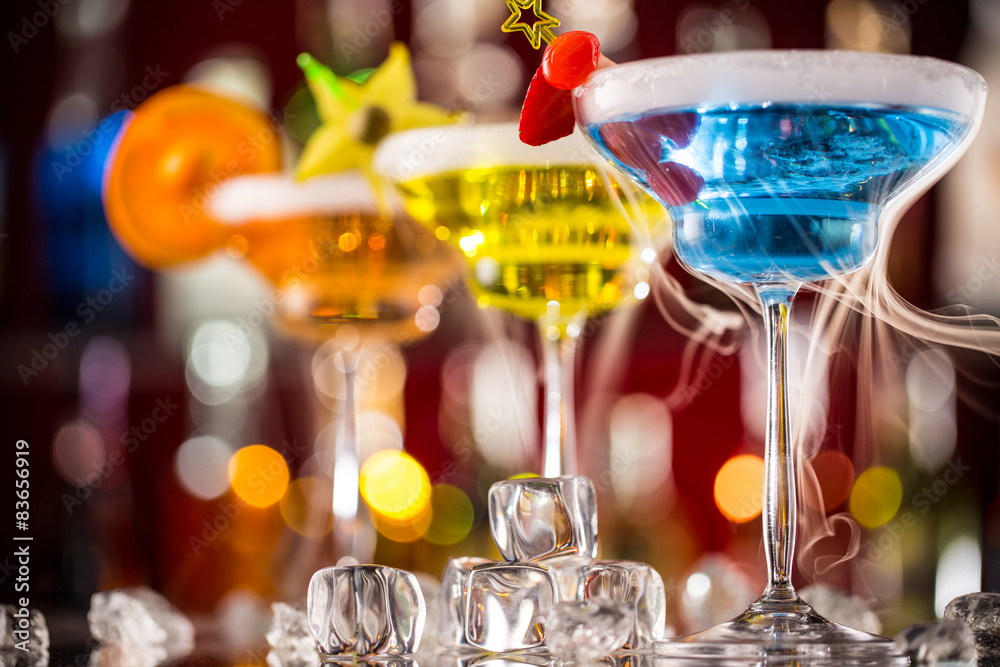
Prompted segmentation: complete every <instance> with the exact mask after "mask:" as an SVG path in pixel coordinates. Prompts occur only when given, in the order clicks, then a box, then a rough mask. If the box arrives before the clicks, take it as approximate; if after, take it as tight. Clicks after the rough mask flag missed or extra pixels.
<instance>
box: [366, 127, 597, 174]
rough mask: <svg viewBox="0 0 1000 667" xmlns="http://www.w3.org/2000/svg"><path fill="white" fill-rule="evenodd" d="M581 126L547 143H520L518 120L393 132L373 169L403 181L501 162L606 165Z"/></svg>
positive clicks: (376, 155) (543, 165)
mask: <svg viewBox="0 0 1000 667" xmlns="http://www.w3.org/2000/svg"><path fill="white" fill-rule="evenodd" d="M604 164H605V161H604V158H602V157H601V156H600V155H599V154H598V153H597V152H596V151H595V150H594V149H593V148H592V147H591V146H590V144H589V143H587V140H586V139H584V138H583V136H582V135H581V134H580V132H579V131H578V130H574V132H573V134H571V135H570V136H568V137H564V138H562V139H558V140H556V141H553V142H551V143H548V144H545V145H544V146H529V145H527V144H525V143H522V142H521V139H520V137H519V136H518V131H517V123H489V124H483V125H464V126H463V125H449V126H443V127H429V128H424V129H420V130H411V131H408V132H400V133H399V134H394V135H390V136H388V137H386V138H385V140H384V141H383V142H382V143H381V144H380V145H379V148H378V151H377V152H376V153H375V161H374V166H375V171H376V172H378V173H379V174H381V175H382V176H384V177H385V178H387V179H389V180H392V181H396V182H405V181H409V180H412V179H415V178H421V177H424V176H430V175H434V174H445V173H449V172H453V171H459V170H462V169H476V168H490V167H501V166H530V165H538V166H542V167H546V166H550V165H604Z"/></svg>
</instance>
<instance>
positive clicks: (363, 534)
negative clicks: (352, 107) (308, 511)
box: [213, 172, 458, 563]
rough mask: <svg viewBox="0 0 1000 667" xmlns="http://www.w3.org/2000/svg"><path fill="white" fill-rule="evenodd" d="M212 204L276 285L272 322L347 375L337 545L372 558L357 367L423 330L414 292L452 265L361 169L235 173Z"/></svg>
mask: <svg viewBox="0 0 1000 667" xmlns="http://www.w3.org/2000/svg"><path fill="white" fill-rule="evenodd" d="M213 203H214V206H215V207H216V209H217V210H218V211H224V212H225V215H224V216H223V217H224V219H226V220H227V221H228V222H230V223H231V224H233V226H234V234H235V235H237V236H234V237H233V238H230V241H229V245H230V246H234V245H236V246H239V248H240V249H241V250H242V252H243V253H244V254H245V256H246V259H247V260H249V261H250V263H252V264H253V265H254V266H255V267H256V268H257V269H258V270H260V272H261V273H263V274H264V275H265V276H266V277H267V278H268V279H269V280H270V281H271V283H272V284H273V285H274V286H275V291H274V292H273V293H272V298H273V300H274V316H273V318H272V319H273V322H274V324H275V325H276V327H277V329H278V330H280V331H281V332H282V333H283V334H285V335H287V336H290V337H291V338H294V339H296V340H300V341H303V342H306V343H312V344H314V345H316V346H320V345H324V344H325V343H327V342H328V341H333V343H334V344H333V347H334V351H333V366H335V367H336V369H337V371H339V374H342V377H343V383H344V389H343V397H344V399H343V405H342V408H341V410H340V413H341V415H340V423H339V428H338V431H337V434H336V442H335V444H334V445H333V448H334V455H333V469H334V484H333V517H334V526H333V535H334V551H335V554H336V556H337V557H338V558H343V557H345V556H346V557H351V558H354V559H355V560H357V561H359V562H362V563H368V562H371V560H372V558H373V556H374V549H375V535H374V530H373V527H372V526H371V525H369V524H368V522H367V521H366V513H365V512H364V510H363V508H362V507H361V506H360V498H359V479H358V474H359V464H360V461H359V452H358V433H357V416H356V410H357V408H356V399H357V396H356V395H355V393H356V391H357V390H356V388H355V385H356V382H357V381H356V378H355V375H356V372H357V371H358V369H359V368H361V367H362V364H364V363H365V361H366V359H365V358H364V357H365V354H366V351H369V350H371V349H372V347H373V346H377V345H382V344H400V345H403V344H406V343H408V342H412V341H415V340H418V339H419V338H421V337H423V336H424V335H426V334H427V333H428V332H429V331H430V330H431V327H428V326H421V317H420V315H421V313H422V309H424V310H426V308H424V307H423V304H422V302H421V290H422V289H423V288H425V287H427V286H441V285H446V284H448V283H450V282H453V281H454V280H455V279H456V278H457V275H458V271H457V268H458V265H457V263H456V262H455V261H454V260H453V258H452V256H451V254H450V253H449V251H448V250H447V248H446V247H445V246H444V244H442V243H440V242H438V241H437V240H436V239H434V238H433V237H432V236H431V235H430V234H428V233H427V232H426V231H424V230H423V229H422V228H421V227H420V226H419V225H417V224H416V223H415V222H414V221H412V220H411V219H409V218H408V217H407V216H406V215H405V214H403V212H402V209H401V206H399V204H398V202H397V201H396V200H395V198H393V197H390V196H388V195H385V194H384V195H383V196H381V197H380V196H379V194H378V193H377V192H376V191H375V190H374V188H373V187H372V185H371V184H370V182H369V180H368V179H367V177H365V176H364V175H362V174H361V173H359V172H342V173H337V174H332V175H325V176H318V177H314V178H312V179H308V180H306V181H304V182H301V183H298V182H294V181H291V180H290V179H289V178H288V177H287V176H274V175H263V176H247V177H241V178H238V179H233V180H232V181H230V182H229V183H227V184H226V186H225V187H224V188H223V189H222V191H221V192H220V194H219V196H218V197H217V198H216V200H215V201H214V202H213ZM234 239H237V241H234ZM329 367H330V368H331V370H332V366H329ZM314 379H316V380H317V381H318V378H314ZM331 380H332V381H334V382H336V381H337V380H339V378H337V377H334V378H331Z"/></svg>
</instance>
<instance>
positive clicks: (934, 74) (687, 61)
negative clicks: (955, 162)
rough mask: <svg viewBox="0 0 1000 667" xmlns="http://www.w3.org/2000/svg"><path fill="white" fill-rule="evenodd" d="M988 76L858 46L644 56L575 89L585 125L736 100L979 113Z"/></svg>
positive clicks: (600, 73)
mask: <svg viewBox="0 0 1000 667" xmlns="http://www.w3.org/2000/svg"><path fill="white" fill-rule="evenodd" d="M984 85H985V84H984V82H983V80H982V78H981V77H980V76H979V75H978V74H976V73H975V72H973V71H972V70H970V69H968V68H967V67H963V66H961V65H956V64H954V63H951V62H947V61H943V60H938V59H936V58H927V57H920V56H898V55H889V54H875V53H855V52H850V51H808V50H807V51H794V50H793V51H740V52H733V53H716V54H699V55H687V56H669V57H664V58H652V59H649V60H637V61H634V62H630V63H623V64H621V65H617V66H615V67H608V68H605V69H600V70H597V71H596V72H594V73H593V74H592V75H591V76H590V78H589V79H588V80H587V82H586V83H584V84H583V85H581V86H579V87H578V88H576V89H575V90H574V98H575V99H574V106H575V108H576V111H577V117H578V118H580V122H581V123H582V124H583V125H585V126H586V125H589V124H590V123H594V122H601V121H603V120H608V119H610V118H614V117H617V116H619V115H623V114H632V113H643V112H646V111H652V110H655V109H668V108H671V109H680V108H691V107H697V106H702V105H705V106H717V105H725V104H730V103H733V102H739V103H741V104H756V103H765V102H789V103H816V104H838V103H840V104H843V103H859V104H896V105H913V106H925V107H934V108H939V109H944V110H947V111H953V112H955V113H957V114H959V115H961V116H966V117H968V116H971V115H973V114H975V113H977V112H978V109H977V106H976V100H977V94H978V93H980V92H981V91H982V89H983V87H984Z"/></svg>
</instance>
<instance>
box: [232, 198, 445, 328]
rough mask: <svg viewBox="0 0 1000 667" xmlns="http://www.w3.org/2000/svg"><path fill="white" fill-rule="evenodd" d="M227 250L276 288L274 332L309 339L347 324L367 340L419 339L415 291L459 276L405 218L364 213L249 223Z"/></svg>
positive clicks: (435, 244) (441, 252)
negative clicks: (361, 329) (241, 256)
mask: <svg viewBox="0 0 1000 667" xmlns="http://www.w3.org/2000/svg"><path fill="white" fill-rule="evenodd" d="M227 248H228V249H229V251H230V254H237V255H238V254H245V256H246V258H247V259H248V260H249V261H250V262H251V263H252V264H253V265H254V266H256V267H257V269H258V270H260V272H261V273H263V274H264V275H265V276H266V277H267V278H268V279H269V280H270V281H271V282H272V283H273V284H274V285H275V287H277V292H276V295H275V300H276V307H275V324H276V325H277V326H278V328H279V329H281V330H282V331H284V332H285V333H287V334H289V335H291V336H293V337H296V338H304V339H310V340H327V339H329V338H330V337H332V336H333V334H334V333H335V332H336V330H337V327H339V326H340V325H342V324H345V323H352V324H355V325H359V326H362V327H364V334H365V335H366V336H382V337H388V338H396V339H397V340H398V341H399V342H405V339H406V338H415V337H418V336H420V335H422V332H421V331H420V330H419V329H418V328H417V327H416V324H415V321H414V315H415V314H416V312H417V310H418V309H419V308H420V307H421V303H420V300H419V298H418V293H419V291H420V288H421V287H423V286H424V285H428V284H441V283H443V282H445V281H447V280H448V279H449V278H450V276H451V275H453V273H454V271H455V270H456V269H455V263H454V261H453V260H452V259H451V258H450V255H449V254H448V252H447V248H445V247H443V246H441V245H440V244H439V243H438V241H437V240H436V239H434V238H433V237H431V236H430V234H428V233H426V232H425V231H423V230H422V229H420V228H419V227H417V226H416V225H415V224H413V223H412V222H410V221H409V220H406V219H395V220H394V219H392V218H389V217H384V216H379V215H373V214H367V213H344V214H338V215H328V216H323V217H308V218H296V219H290V220H282V221H277V222H252V223H248V224H246V225H244V226H242V227H240V229H239V232H238V233H237V234H234V235H233V236H231V237H230V239H229V242H228V244H227Z"/></svg>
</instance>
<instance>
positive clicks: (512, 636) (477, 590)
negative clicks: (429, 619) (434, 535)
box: [462, 563, 555, 653]
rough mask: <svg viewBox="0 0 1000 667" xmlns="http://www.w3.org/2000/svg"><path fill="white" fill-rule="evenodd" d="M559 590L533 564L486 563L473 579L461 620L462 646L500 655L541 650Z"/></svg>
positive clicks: (476, 569)
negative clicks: (547, 618) (542, 618)
mask: <svg viewBox="0 0 1000 667" xmlns="http://www.w3.org/2000/svg"><path fill="white" fill-rule="evenodd" d="M554 599H555V584H554V582H553V580H552V576H551V575H550V574H549V572H548V570H546V569H544V568H541V567H539V566H537V565H532V564H529V563H485V564H480V565H475V566H473V567H472V570H471V572H470V573H469V583H468V591H467V592H466V597H465V605H464V607H463V608H462V614H463V616H464V618H465V629H464V637H463V640H462V645H471V646H472V647H475V648H478V649H482V650H485V651H490V652H493V653H500V652H504V651H520V650H524V649H532V648H538V647H541V646H542V645H543V642H544V641H545V625H544V623H538V622H536V620H535V619H536V617H539V616H544V615H545V613H547V612H548V611H549V609H551V608H552V605H553V602H554Z"/></svg>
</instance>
